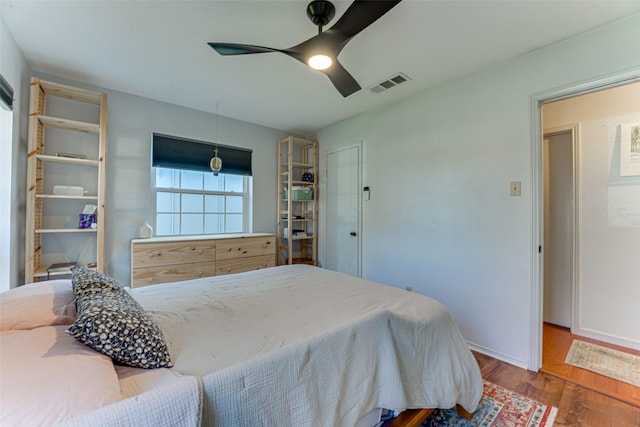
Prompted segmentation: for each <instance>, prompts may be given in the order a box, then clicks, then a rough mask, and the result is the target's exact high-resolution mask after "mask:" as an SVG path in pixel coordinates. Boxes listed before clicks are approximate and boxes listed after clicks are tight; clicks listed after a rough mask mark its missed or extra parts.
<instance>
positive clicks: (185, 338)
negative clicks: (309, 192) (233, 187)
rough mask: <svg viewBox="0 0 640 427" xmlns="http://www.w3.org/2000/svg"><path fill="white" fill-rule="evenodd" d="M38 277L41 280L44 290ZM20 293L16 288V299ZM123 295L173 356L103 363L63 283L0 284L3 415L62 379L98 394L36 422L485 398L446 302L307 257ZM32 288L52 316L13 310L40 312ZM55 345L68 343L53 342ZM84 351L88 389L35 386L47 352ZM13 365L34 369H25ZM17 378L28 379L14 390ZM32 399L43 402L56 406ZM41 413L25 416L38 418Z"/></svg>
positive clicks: (248, 419)
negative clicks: (34, 343)
mask: <svg viewBox="0 0 640 427" xmlns="http://www.w3.org/2000/svg"><path fill="white" fill-rule="evenodd" d="M29 287H31V288H29ZM22 288H25V289H27V290H28V291H29V292H26V291H25V289H22ZM34 288H38V289H41V288H46V289H47V290H46V291H42V292H40V294H38V292H37V291H35V290H33V289H34ZM53 288H55V289H54V291H50V290H49V289H53ZM16 293H18V294H22V295H24V297H22V298H14V297H13V295H15V294H16ZM128 293H129V294H130V295H131V296H132V297H133V299H134V300H135V301H136V302H137V303H138V304H139V305H140V306H141V307H142V308H143V309H144V312H145V313H146V314H147V315H148V316H149V317H150V318H151V319H152V320H153V322H154V323H155V324H156V325H157V327H158V328H159V330H160V331H161V332H162V335H163V337H164V340H165V342H166V347H167V350H168V353H169V354H170V356H171V363H172V364H173V367H171V368H158V369H141V368H136V367H130V366H121V365H119V364H114V363H111V365H109V360H105V359H104V358H105V357H106V356H104V355H103V354H100V353H98V352H95V351H94V350H92V349H90V348H88V347H86V346H85V345H83V344H81V343H80V342H78V341H77V340H74V339H73V338H71V337H70V336H68V334H66V333H64V331H65V328H66V327H67V326H66V325H69V324H70V323H72V322H74V320H75V319H76V317H78V315H77V314H75V313H74V312H73V309H74V303H73V297H74V296H73V291H72V290H71V284H70V281H69V280H66V281H65V280H59V281H53V282H40V283H38V284H34V285H28V286H25V287H20V288H17V289H16V290H11V291H8V292H5V293H3V294H0V304H2V305H0V308H1V311H0V315H1V317H2V325H1V326H2V327H1V328H0V329H2V332H0V334H1V335H0V340H3V342H2V345H1V346H0V351H1V352H2V359H1V362H2V366H1V370H2V371H1V372H2V376H0V381H1V384H0V385H1V388H0V391H1V395H0V397H1V398H2V402H1V403H2V408H3V409H2V412H3V413H2V417H3V420H2V421H3V422H4V421H5V420H16V419H18V420H20V418H19V416H15V417H14V416H13V415H11V414H12V413H13V412H11V411H12V410H11V409H6V408H12V407H13V406H25V404H24V401H23V400H21V398H20V397H21V396H23V397H25V396H32V395H34V394H36V395H37V396H40V397H42V399H39V398H33V396H32V398H31V399H30V400H33V401H35V402H36V404H37V402H38V401H39V400H42V401H46V400H47V398H48V397H50V396H51V393H56V391H55V389H57V390H58V391H59V390H60V389H61V388H62V389H65V387H66V389H67V390H71V391H70V392H71V393H75V394H81V395H82V396H83V397H87V398H86V399H84V400H89V399H88V397H89V396H92V395H94V394H95V395H97V396H98V401H97V402H87V403H85V402H83V405H81V408H79V409H77V410H75V409H74V410H70V411H67V412H66V413H63V414H55V417H58V418H56V419H55V420H54V419H53V418H47V417H46V414H45V415H43V416H42V417H40V418H43V419H44V421H42V422H40V423H41V424H42V423H46V424H53V422H50V421H52V420H54V421H55V422H61V423H62V424H63V425H69V426H74V425H75V426H83V425H105V426H107V425H131V426H141V425H185V426H188V425H189V426H191V425H207V426H209V425H211V426H257V425H262V426H287V425H291V426H349V427H352V426H356V425H358V426H359V425H366V422H369V421H366V422H365V421H364V420H367V419H371V417H372V414H374V415H375V414H376V411H378V410H379V408H387V409H391V410H394V411H398V412H399V411H403V410H405V409H407V408H451V407H454V406H456V405H458V406H460V407H462V408H464V409H465V410H467V411H469V412H473V411H474V410H475V409H476V406H477V404H478V402H479V400H480V397H481V395H482V389H483V385H482V379H481V376H480V371H479V368H478V365H477V363H476V361H475V359H474V357H473V355H472V354H471V352H470V351H469V349H468V348H467V346H466V344H465V342H464V341H463V339H462V337H461V335H460V332H459V331H458V328H457V327H456V325H455V323H454V322H453V320H452V319H451V317H450V315H449V313H448V311H447V310H446V308H445V307H444V306H443V305H442V304H440V303H439V302H437V301H435V300H433V299H430V298H427V297H424V296H421V295H418V294H415V293H410V292H407V291H403V290H399V289H396V288H392V287H388V286H385V285H381V284H378V283H375V282H372V281H367V280H363V279H358V278H354V277H351V276H347V275H344V274H341V273H336V272H332V271H329V270H325V269H322V268H318V267H312V266H308V265H293V266H281V267H274V268H270V269H265V270H260V271H254V272H247V273H240V274H235V275H230V276H217V277H208V278H202V279H196V280H190V281H184V282H175V283H168V284H163V285H155V286H150V287H144V288H137V289H133V290H130V291H129V292H128ZM32 294H36V296H35V297H34V296H33V295H32ZM42 294H43V295H46V297H43V295H42ZM19 296H20V295H19ZM38 298H40V299H41V300H48V301H49V304H50V305H51V306H50V307H47V308H45V309H44V311H45V312H46V311H47V310H49V312H52V313H53V314H51V315H49V318H47V315H40V316H26V317H27V319H26V320H25V319H21V318H20V313H18V312H21V313H23V314H24V313H26V312H29V311H30V312H32V313H33V312H35V311H37V310H39V311H42V310H43V308H42V307H40V306H46V305H47V303H46V302H44V303H43V302H38V303H35V302H32V301H33V300H37V299H38ZM15 300H20V301H21V302H19V303H16V302H15ZM7 301H9V303H7ZM12 301H13V302H12ZM25 301H31V302H28V303H25ZM21 304H22V306H21ZM29 304H31V305H33V307H30V308H29ZM36 306H37V308H35V307H36ZM7 307H9V309H7ZM25 307H27V308H25ZM27 310H28V311H27ZM5 314H7V316H5ZM12 316H13V317H12ZM6 317H9V318H10V319H9V320H7V319H6ZM29 317H31V319H29ZM36 317H41V318H42V319H39V320H37V321H36V319H35V318H36ZM16 318H17V319H18V320H16ZM75 321H76V322H77V320H75ZM45 330H46V331H47V333H48V335H47V334H45V335H47V336H49V338H47V339H43V338H42V336H38V340H39V341H38V342H40V343H42V342H44V343H45V344H43V345H44V347H45V348H44V349H38V348H34V349H33V353H34V356H33V357H31V358H27V359H28V360H25V357H24V356H23V355H22V353H24V351H22V350H20V349H21V348H26V347H28V346H26V347H25V345H24V344H23V343H22V342H25V341H28V339H29V337H27V336H26V335H38V334H39V335H42V334H43V331H45ZM63 341H64V342H63ZM65 346H66V347H65ZM54 347H60V348H62V347H65V348H64V350H60V351H57V352H52V351H51V348H54ZM19 348H20V349H19ZM83 352H84V353H87V355H84V357H89V356H94V357H98V358H100V372H102V373H101V374H100V375H98V374H95V377H96V378H100V380H92V381H86V380H84V381H83V380H82V379H80V381H79V382H80V383H82V384H83V386H82V387H84V385H85V384H86V383H87V382H91V384H90V385H91V386H96V384H97V388H98V391H97V392H96V391H95V390H82V387H79V388H78V389H76V387H78V381H76V382H74V383H72V384H71V385H69V386H65V385H61V382H60V381H61V378H59V377H58V378H57V379H56V380H54V383H55V387H49V388H47V387H44V388H43V387H42V386H41V383H43V382H45V383H48V382H49V381H50V380H48V379H46V378H43V377H45V376H46V375H47V372H49V371H51V370H53V369H52V368H51V366H48V367H47V366H45V367H44V368H42V369H33V366H34V365H37V364H39V363H41V362H42V360H43V359H46V360H45V361H46V362H47V363H53V362H52V360H51V359H54V358H56V359H60V358H65V357H68V358H76V359H77V358H78V355H77V353H83ZM91 352H93V353H96V354H92V353H91ZM52 353H56V357H50V356H51V354H52ZM14 359H18V361H16V360H14ZM107 359H108V358H107ZM5 362H6V363H5ZM10 363H12V365H11V366H8V364H10ZM77 363H78V362H77V361H74V362H73V364H72V366H78V365H77ZM70 364H71V362H70ZM14 365H15V366H14ZM20 365H28V366H27V367H22V368H24V369H25V370H28V371H30V372H29V373H25V372H20V369H21V366H20ZM72 369H73V368H72ZM88 369H93V368H87V370H88ZM55 370H56V371H58V372H59V371H60V369H59V368H57V367H56V368H55ZM78 370H79V369H77V368H76V369H75V371H78ZM96 370H97V368H96ZM5 371H7V372H8V371H11V372H12V374H11V375H5ZM80 371H82V370H80ZM73 374H74V375H80V376H82V375H86V372H80V373H78V372H74V373H73ZM91 375H93V374H91ZM27 379H28V380H29V381H27ZM74 381H75V380H74ZM25 382H27V383H29V384H27V385H26V386H25V387H26V389H25V390H22V391H21V392H15V393H14V392H9V391H8V390H9V389H12V391H15V390H16V387H18V386H17V385H16V384H20V385H22V384H24V383H25ZM86 385H87V386H89V384H86ZM54 388H55V389H54ZM88 388H91V387H88ZM94 388H95V387H94ZM39 389H41V390H42V392H39V393H37V392H34V390H39ZM29 390H30V393H31V394H29ZM58 394H61V393H58ZM7 396H9V397H7ZM60 398H62V399H65V397H61V396H59V397H58V399H60ZM66 399H67V400H70V399H71V397H69V398H66ZM12 405H13V406H12ZM40 405H41V406H40V407H41V408H45V410H44V412H47V411H51V410H53V409H52V408H49V406H52V405H45V406H42V405H44V403H40ZM26 406H27V410H28V407H29V405H26ZM22 410H23V411H24V410H25V409H24V408H22ZM17 413H19V412H17ZM40 418H38V419H32V420H27V421H26V422H24V423H23V424H24V425H32V424H38V420H39V419H40ZM31 421H32V422H31ZM359 423H360V424H359ZM362 423H365V424H362ZM17 424H18V425H20V424H21V423H17ZM371 425H372V424H371Z"/></svg>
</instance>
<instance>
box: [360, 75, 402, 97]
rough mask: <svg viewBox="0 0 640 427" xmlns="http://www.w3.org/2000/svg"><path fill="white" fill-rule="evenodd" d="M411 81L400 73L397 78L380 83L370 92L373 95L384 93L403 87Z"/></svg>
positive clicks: (372, 87)
mask: <svg viewBox="0 0 640 427" xmlns="http://www.w3.org/2000/svg"><path fill="white" fill-rule="evenodd" d="M409 80H411V79H410V78H409V77H408V76H407V75H406V74H404V73H399V74H398V75H396V76H393V77H390V78H388V79H387V80H385V81H382V82H380V83H378V84H377V85H374V86H371V87H370V88H369V90H370V91H371V93H380V92H384V91H385V90H387V89H391V88H394V87H396V86H398V85H401V84H402V83H404V82H407V81H409Z"/></svg>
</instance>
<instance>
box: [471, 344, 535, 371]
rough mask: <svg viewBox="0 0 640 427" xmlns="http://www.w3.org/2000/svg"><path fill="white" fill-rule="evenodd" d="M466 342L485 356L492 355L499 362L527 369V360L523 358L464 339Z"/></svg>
mask: <svg viewBox="0 0 640 427" xmlns="http://www.w3.org/2000/svg"><path fill="white" fill-rule="evenodd" d="M466 343H467V345H468V346H469V348H470V349H471V350H473V351H477V352H478V353H482V354H484V355H485V356H489V357H493V358H494V359H498V360H500V361H501V362H505V363H508V364H510V365H513V366H517V367H518V368H522V369H527V370H528V369H529V368H528V367H527V362H526V361H524V360H520V359H515V358H513V357H511V356H508V355H506V354H502V353H498V352H495V351H493V350H489V349H488V348H486V347H482V346H480V345H477V344H474V343H471V342H469V341H466Z"/></svg>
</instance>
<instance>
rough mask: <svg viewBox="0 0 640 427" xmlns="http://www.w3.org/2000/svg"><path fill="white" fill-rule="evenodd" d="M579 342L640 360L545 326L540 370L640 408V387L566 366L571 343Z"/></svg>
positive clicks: (634, 352)
mask: <svg viewBox="0 0 640 427" xmlns="http://www.w3.org/2000/svg"><path fill="white" fill-rule="evenodd" d="M577 338H579V339H580V340H582V341H587V342H592V343H594V344H598V345H601V346H603V347H608V348H612V349H614V350H619V351H625V352H627V353H630V354H635V355H636V356H640V351H636V350H631V349H627V348H623V347H620V346H616V345H613V344H608V343H604V342H601V341H596V340H592V339H589V338H584V337H578V336H576V335H573V334H571V332H570V331H569V330H568V329H567V328H563V327H560V326H555V325H551V324H546V323H545V324H544V326H543V333H542V340H543V353H542V368H541V369H540V370H541V371H542V372H545V373H547V374H550V375H554V376H557V377H560V378H563V379H565V380H567V381H569V382H572V383H575V384H579V385H581V386H583V387H585V388H588V389H590V390H594V391H597V392H600V393H603V394H605V395H607V396H610V397H613V398H615V399H618V400H622V401H623V402H626V403H630V404H632V405H635V406H637V407H640V387H635V386H633V385H631V384H627V383H624V382H621V381H616V380H614V379H612V378H609V377H606V376H603V375H599V374H596V373H594V372H591V371H588V370H586V369H581V368H578V367H575V366H571V365H567V364H565V363H564V360H565V357H566V355H567V352H568V351H569V347H570V346H571V342H572V341H573V340H574V339H577Z"/></svg>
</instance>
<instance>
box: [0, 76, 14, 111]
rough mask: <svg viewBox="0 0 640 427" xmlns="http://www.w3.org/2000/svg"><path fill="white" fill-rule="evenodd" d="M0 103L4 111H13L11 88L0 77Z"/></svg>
mask: <svg viewBox="0 0 640 427" xmlns="http://www.w3.org/2000/svg"><path fill="white" fill-rule="evenodd" d="M0 101H1V103H2V106H3V107H4V108H5V109H7V110H9V111H12V110H13V88H12V87H11V85H10V84H9V83H8V82H7V81H6V80H5V79H4V77H2V76H0Z"/></svg>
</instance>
